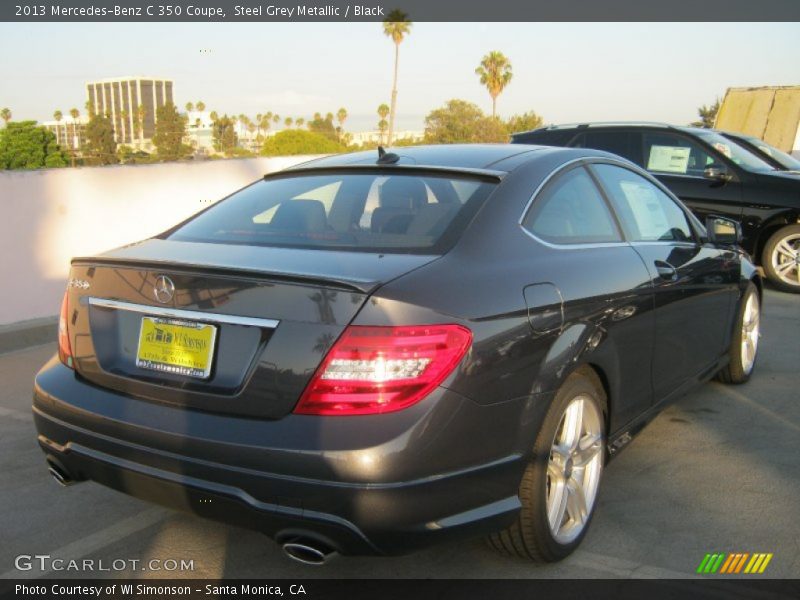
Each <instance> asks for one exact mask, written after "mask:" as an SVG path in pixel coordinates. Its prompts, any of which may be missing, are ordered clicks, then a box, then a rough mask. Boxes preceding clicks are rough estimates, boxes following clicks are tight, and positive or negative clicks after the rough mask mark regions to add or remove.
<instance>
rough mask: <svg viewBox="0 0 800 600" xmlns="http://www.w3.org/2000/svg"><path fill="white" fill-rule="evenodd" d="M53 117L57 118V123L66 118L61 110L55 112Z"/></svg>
mask: <svg viewBox="0 0 800 600" xmlns="http://www.w3.org/2000/svg"><path fill="white" fill-rule="evenodd" d="M53 118H54V119H55V120H56V123H61V119H63V118H64V113H62V112H61V111H60V110H57V111H56V112H54V113H53Z"/></svg>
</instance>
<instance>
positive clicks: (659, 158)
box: [643, 133, 718, 177]
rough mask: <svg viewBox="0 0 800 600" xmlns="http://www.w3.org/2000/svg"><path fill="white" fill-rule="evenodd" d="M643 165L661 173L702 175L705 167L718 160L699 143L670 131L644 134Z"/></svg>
mask: <svg viewBox="0 0 800 600" xmlns="http://www.w3.org/2000/svg"><path fill="white" fill-rule="evenodd" d="M644 159H645V162H644V165H643V166H644V167H645V168H646V169H647V170H648V171H652V172H653V173H658V174H663V175H690V176H692V177H702V176H703V171H704V170H705V168H706V167H708V166H710V165H714V164H718V161H717V160H716V159H715V158H714V157H712V156H711V155H710V154H709V153H708V152H706V151H705V150H704V149H703V148H702V147H701V146H700V145H699V144H697V143H696V142H693V141H691V140H689V139H688V138H685V137H683V136H680V135H672V134H670V133H645V134H644Z"/></svg>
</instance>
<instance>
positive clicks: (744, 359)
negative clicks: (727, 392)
mask: <svg viewBox="0 0 800 600" xmlns="http://www.w3.org/2000/svg"><path fill="white" fill-rule="evenodd" d="M760 333H761V299H760V298H759V295H758V290H757V289H756V286H755V285H754V284H753V283H752V282H751V283H748V284H747V288H746V289H745V291H744V294H742V299H741V300H740V301H739V307H738V308H737V309H736V321H735V322H734V331H733V336H732V337H731V346H730V349H729V350H728V355H729V357H730V361H729V362H728V365H727V366H726V367H725V368H723V369H722V370H721V371H720V372H719V373H717V379H718V380H719V381H721V382H722V383H732V384H740V383H745V382H746V381H748V380H749V379H750V376H751V375H752V374H753V371H754V370H755V366H756V360H757V359H758V338H759V335H760Z"/></svg>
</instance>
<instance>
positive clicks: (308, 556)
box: [281, 541, 337, 567]
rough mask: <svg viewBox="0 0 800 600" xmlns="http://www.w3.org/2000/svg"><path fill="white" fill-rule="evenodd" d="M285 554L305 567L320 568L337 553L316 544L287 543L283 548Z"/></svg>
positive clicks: (310, 542) (311, 542)
mask: <svg viewBox="0 0 800 600" xmlns="http://www.w3.org/2000/svg"><path fill="white" fill-rule="evenodd" d="M281 549H282V550H283V553H284V554H285V555H286V556H288V557H289V558H291V559H292V560H294V561H296V562H299V563H301V564H304V565H310V566H313V567H320V566H322V565H324V564H325V563H326V562H328V561H329V560H330V559H332V558H333V557H334V556H336V554H337V553H336V551H335V550H331V549H330V548H326V547H324V546H320V545H319V544H317V543H316V542H313V541H308V542H305V543H304V542H300V541H294V542H286V543H285V544H283V545H282V546H281Z"/></svg>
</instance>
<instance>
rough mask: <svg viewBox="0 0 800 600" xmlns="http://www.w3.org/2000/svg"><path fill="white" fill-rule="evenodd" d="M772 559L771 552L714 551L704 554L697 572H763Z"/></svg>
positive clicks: (732, 573)
mask: <svg viewBox="0 0 800 600" xmlns="http://www.w3.org/2000/svg"><path fill="white" fill-rule="evenodd" d="M771 560H772V553H771V552H770V553H765V552H755V553H752V554H751V553H749V552H734V553H731V554H726V553H722V552H719V553H715V554H706V555H705V556H704V557H703V560H702V561H701V562H700V566H699V567H697V572H698V573H703V574H711V575H713V574H715V573H718V574H725V575H739V574H749V575H755V574H760V573H763V572H764V571H765V570H766V569H767V565H768V564H769V561H771Z"/></svg>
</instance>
